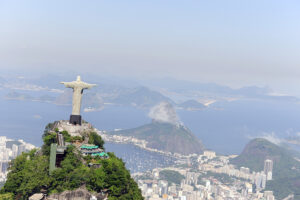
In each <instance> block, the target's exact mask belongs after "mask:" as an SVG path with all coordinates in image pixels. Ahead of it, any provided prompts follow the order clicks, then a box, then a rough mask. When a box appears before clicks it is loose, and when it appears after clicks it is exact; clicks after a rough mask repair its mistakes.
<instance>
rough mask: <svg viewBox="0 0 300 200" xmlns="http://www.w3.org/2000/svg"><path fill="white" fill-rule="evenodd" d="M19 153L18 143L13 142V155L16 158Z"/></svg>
mask: <svg viewBox="0 0 300 200" xmlns="http://www.w3.org/2000/svg"><path fill="white" fill-rule="evenodd" d="M17 155H18V145H16V144H13V145H12V157H13V158H15V157H17Z"/></svg>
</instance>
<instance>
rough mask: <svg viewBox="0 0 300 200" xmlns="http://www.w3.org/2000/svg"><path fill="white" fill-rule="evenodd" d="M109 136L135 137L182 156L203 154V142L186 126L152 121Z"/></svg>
mask: <svg viewBox="0 0 300 200" xmlns="http://www.w3.org/2000/svg"><path fill="white" fill-rule="evenodd" d="M109 134H113V135H123V136H133V137H136V138H138V139H143V140H146V141H147V142H148V144H147V146H148V147H150V148H154V149H158V150H162V151H166V152H172V153H180V154H184V155H187V154H193V153H202V152H203V149H204V146H203V144H202V142H201V141H200V140H199V139H198V138H197V137H196V136H195V135H194V134H193V133H192V132H191V131H190V130H189V129H188V128H186V127H185V126H183V125H175V124H171V123H162V122H157V121H152V123H150V124H146V125H143V126H140V127H137V128H133V129H127V130H120V131H112V132H109Z"/></svg>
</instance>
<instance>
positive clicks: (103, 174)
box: [0, 131, 143, 200]
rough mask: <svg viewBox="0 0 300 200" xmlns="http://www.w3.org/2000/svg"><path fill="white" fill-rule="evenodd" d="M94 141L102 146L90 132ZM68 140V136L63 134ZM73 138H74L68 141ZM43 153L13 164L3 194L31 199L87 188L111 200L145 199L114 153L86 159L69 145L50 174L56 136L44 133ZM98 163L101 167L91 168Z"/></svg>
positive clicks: (23, 158) (25, 155)
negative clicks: (31, 196) (51, 145)
mask: <svg viewBox="0 0 300 200" xmlns="http://www.w3.org/2000/svg"><path fill="white" fill-rule="evenodd" d="M91 134H92V135H93V136H92V137H91V138H90V140H91V141H93V142H95V143H98V144H102V145H103V140H102V139H101V137H100V136H98V135H95V134H93V133H91ZM64 138H65V139H68V134H66V133H65V134H64ZM69 139H71V138H69ZM43 140H44V145H43V147H42V150H41V151H39V150H36V149H35V150H32V151H30V152H29V153H22V155H20V156H18V157H17V158H16V159H15V160H13V161H12V163H11V167H10V170H11V171H10V173H9V174H8V177H7V181H6V183H5V185H4V187H3V188H2V189H1V191H0V193H1V194H7V195H8V193H10V194H13V196H14V198H15V199H28V197H29V196H30V195H32V194H34V193H38V192H40V191H41V190H44V191H46V193H47V194H53V193H61V192H62V191H65V190H74V189H76V188H79V187H81V186H83V185H84V186H85V187H86V188H87V189H88V190H89V191H91V192H95V193H100V192H103V191H104V192H106V193H108V197H109V199H110V200H116V199H120V200H122V199H123V200H127V199H128V200H130V199H132V200H139V199H143V197H142V195H141V192H140V190H139V189H138V186H137V184H136V182H135V181H134V180H133V179H132V178H131V176H130V173H129V171H128V170H127V169H126V168H125V164H124V162H123V161H122V160H121V159H119V158H117V157H116V156H115V155H114V154H113V153H108V155H109V158H108V159H103V158H100V157H99V156H96V157H93V158H92V157H91V156H83V155H82V154H81V153H80V152H79V150H78V149H77V148H76V147H75V146H74V145H69V146H67V150H66V154H65V157H64V159H63V161H62V162H61V166H60V167H58V168H56V169H55V170H54V171H53V172H52V174H51V175H49V152H50V151H49V148H50V144H51V143H53V142H54V143H55V142H56V137H55V133H53V132H47V131H46V132H45V134H44V136H43ZM88 163H95V164H97V165H98V166H99V167H89V166H88Z"/></svg>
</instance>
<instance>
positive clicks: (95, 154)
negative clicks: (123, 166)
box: [92, 152, 108, 157]
mask: <svg viewBox="0 0 300 200" xmlns="http://www.w3.org/2000/svg"><path fill="white" fill-rule="evenodd" d="M92 156H100V157H108V154H107V153H105V152H101V153H93V154H92Z"/></svg>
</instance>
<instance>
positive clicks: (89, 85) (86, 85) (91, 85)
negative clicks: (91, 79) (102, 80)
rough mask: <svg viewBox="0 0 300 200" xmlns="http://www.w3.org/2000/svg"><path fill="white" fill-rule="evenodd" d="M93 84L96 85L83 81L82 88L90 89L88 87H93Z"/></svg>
mask: <svg viewBox="0 0 300 200" xmlns="http://www.w3.org/2000/svg"><path fill="white" fill-rule="evenodd" d="M95 86H97V85H96V84H88V83H84V86H83V88H84V89H90V88H92V87H95Z"/></svg>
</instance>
